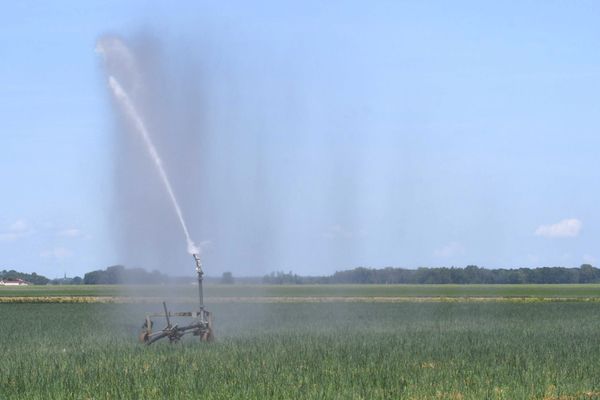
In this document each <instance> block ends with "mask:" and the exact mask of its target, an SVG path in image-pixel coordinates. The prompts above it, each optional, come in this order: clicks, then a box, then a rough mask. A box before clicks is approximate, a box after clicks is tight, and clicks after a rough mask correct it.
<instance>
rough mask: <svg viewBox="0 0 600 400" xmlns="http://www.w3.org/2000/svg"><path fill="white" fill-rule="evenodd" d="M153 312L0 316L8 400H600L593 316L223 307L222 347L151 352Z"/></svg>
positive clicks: (445, 307)
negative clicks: (145, 331) (148, 327)
mask: <svg viewBox="0 0 600 400" xmlns="http://www.w3.org/2000/svg"><path fill="white" fill-rule="evenodd" d="M155 307H156V308H157V309H159V305H156V306H155ZM149 309H150V310H152V307H150V306H149V305H143V306H117V305H94V304H43V305H40V304H15V305H12V304H11V305H0V315H2V316H3V320H2V324H0V337H2V340H3V354H2V357H1V358H0V398H2V399H8V400H11V399H32V400H37V399H40V400H41V399H98V400H101V399H140V398H143V399H165V398H169V399H199V398H202V399H290V398H294V399H374V400H376V399H415V400H416V399H463V400H468V399H540V400H541V399H580V398H581V399H584V398H586V399H587V398H590V399H591V398H598V397H599V396H600V381H599V380H598V379H597V377H598V376H600V363H598V361H597V360H598V359H599V358H600V347H599V346H598V341H597V337H598V332H600V316H599V314H598V312H597V304H592V303H584V302H579V303H532V304H514V303H437V304H431V303H402V304H365V303H349V304H340V303H337V304H336V303H320V304H220V305H213V306H211V310H212V311H214V313H215V316H216V323H217V341H216V342H215V343H212V344H204V343H198V342H197V341H196V340H195V339H194V338H189V339H188V340H186V341H184V342H183V343H180V344H178V345H169V344H168V343H158V344H157V345H156V346H153V347H145V346H143V345H140V344H138V343H137V342H136V339H135V334H136V332H137V329H138V328H139V326H140V323H141V317H142V315H143V312H145V311H148V310H149ZM182 309H185V307H184V306H183V307H182Z"/></svg>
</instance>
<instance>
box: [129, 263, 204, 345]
mask: <svg viewBox="0 0 600 400" xmlns="http://www.w3.org/2000/svg"><path fill="white" fill-rule="evenodd" d="M192 256H193V257H194V261H195V262H196V273H197V275H198V300H199V310H198V311H184V312H171V311H169V310H167V303H165V302H164V301H163V310H164V312H163V313H148V314H146V319H145V320H144V324H143V325H142V332H141V333H140V341H141V342H143V343H145V344H147V345H151V344H152V343H154V342H156V341H157V340H160V339H163V338H169V342H171V343H175V342H178V341H179V340H180V339H181V338H182V337H183V335H186V334H188V333H191V334H193V335H194V336H199V337H200V340H202V341H205V342H209V341H211V340H213V323H212V313H211V312H209V311H207V310H205V309H204V293H203V291H202V276H203V275H204V273H203V271H202V263H201V262H200V257H199V256H198V255H197V254H192ZM153 317H164V318H165V320H166V322H167V325H166V326H165V327H164V328H163V329H162V330H160V331H157V332H152V326H153V325H154V322H153V321H152V318H153ZM171 317H191V318H193V320H192V322H191V323H190V324H188V325H184V326H179V325H177V324H175V325H172V324H171Z"/></svg>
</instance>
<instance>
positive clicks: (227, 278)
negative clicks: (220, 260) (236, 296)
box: [221, 272, 235, 285]
mask: <svg viewBox="0 0 600 400" xmlns="http://www.w3.org/2000/svg"><path fill="white" fill-rule="evenodd" d="M221 283H222V284H224V285H232V284H233V283H235V281H234V279H233V274H232V273H231V272H223V276H221Z"/></svg>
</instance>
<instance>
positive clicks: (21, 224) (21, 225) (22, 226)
mask: <svg viewBox="0 0 600 400" xmlns="http://www.w3.org/2000/svg"><path fill="white" fill-rule="evenodd" d="M9 229H10V231H11V232H27V231H28V230H29V225H28V224H27V222H25V220H22V219H19V220H17V221H15V222H14V223H13V224H12V225H11V226H10V228H9Z"/></svg>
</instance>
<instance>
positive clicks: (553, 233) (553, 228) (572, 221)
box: [535, 218, 583, 238]
mask: <svg viewBox="0 0 600 400" xmlns="http://www.w3.org/2000/svg"><path fill="white" fill-rule="evenodd" d="M582 226H583V224H582V222H581V221H580V220H578V219H577V218H568V219H563V220H562V221H560V222H557V223H555V224H550V225H540V226H539V227H538V228H537V229H536V230H535V235H536V236H542V237H547V238H566V237H576V236H578V235H579V232H580V231H581V227H582Z"/></svg>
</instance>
